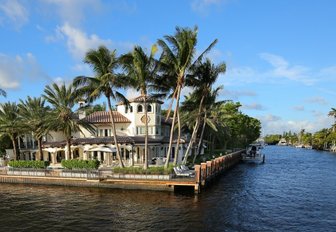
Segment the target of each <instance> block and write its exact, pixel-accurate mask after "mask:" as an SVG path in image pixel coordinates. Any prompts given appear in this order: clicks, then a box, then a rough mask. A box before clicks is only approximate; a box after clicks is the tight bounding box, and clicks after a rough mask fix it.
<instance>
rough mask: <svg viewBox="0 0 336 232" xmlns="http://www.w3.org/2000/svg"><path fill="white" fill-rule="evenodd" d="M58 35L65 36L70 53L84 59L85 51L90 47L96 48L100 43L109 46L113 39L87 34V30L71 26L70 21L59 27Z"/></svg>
mask: <svg viewBox="0 0 336 232" xmlns="http://www.w3.org/2000/svg"><path fill="white" fill-rule="evenodd" d="M57 35H58V36H60V35H61V36H64V38H65V39H66V43H67V47H68V49H69V51H70V53H71V54H72V55H73V56H74V57H75V58H78V59H83V57H84V56H85V53H86V52H87V51H89V50H90V49H95V48H97V47H98V46H99V45H106V46H108V45H110V44H111V43H112V41H111V40H104V39H101V38H99V36H97V35H95V34H92V35H87V34H86V33H85V32H83V31H81V30H79V29H78V28H75V27H72V26H70V25H69V24H68V23H66V24H64V25H63V26H62V27H58V28H57Z"/></svg>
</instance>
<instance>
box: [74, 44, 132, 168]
mask: <svg viewBox="0 0 336 232" xmlns="http://www.w3.org/2000/svg"><path fill="white" fill-rule="evenodd" d="M84 62H85V63H87V64H89V65H90V66H91V67H92V68H93V71H94V73H95V76H94V77H87V76H78V77H76V78H75V79H74V81H73V85H74V86H75V87H80V88H79V89H78V90H77V95H78V96H86V97H87V98H88V100H89V101H94V100H96V99H98V98H99V97H101V96H102V95H103V96H105V97H106V99H107V106H108V109H109V115H110V120H111V127H112V131H113V142H114V145H115V146H116V152H117V158H118V160H119V165H120V167H124V163H123V161H122V159H121V155H120V149H119V145H118V136H117V133H116V126H115V121H114V115H113V110H112V104H111V100H121V101H122V102H126V103H127V99H126V98H125V97H124V96H123V95H122V94H121V93H120V92H118V91H117V89H119V88H122V87H125V86H126V85H128V82H127V80H126V79H125V78H121V77H120V76H119V75H117V74H115V73H114V71H115V69H117V68H118V66H119V59H118V58H117V55H116V51H115V50H113V51H112V52H110V51H109V49H108V48H106V47H105V46H100V47H99V48H98V49H97V50H90V51H89V52H87V53H86V56H85V59H84Z"/></svg>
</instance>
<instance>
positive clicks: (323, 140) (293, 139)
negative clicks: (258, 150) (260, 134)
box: [264, 108, 336, 150]
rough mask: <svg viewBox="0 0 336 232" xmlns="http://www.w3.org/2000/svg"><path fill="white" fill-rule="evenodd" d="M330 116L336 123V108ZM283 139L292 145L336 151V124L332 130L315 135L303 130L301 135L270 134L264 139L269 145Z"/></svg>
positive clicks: (290, 133)
mask: <svg viewBox="0 0 336 232" xmlns="http://www.w3.org/2000/svg"><path fill="white" fill-rule="evenodd" d="M328 116H330V117H333V118H334V119H335V122H336V108H331V110H330V111H329V113H328ZM281 138H284V139H286V141H287V142H288V143H290V144H292V145H306V146H312V148H313V149H316V150H335V148H336V142H335V141H336V123H334V124H333V125H332V126H331V127H330V128H323V129H321V130H319V131H317V132H315V133H310V132H306V131H305V129H302V130H301V131H300V132H299V133H295V132H291V131H288V132H284V133H283V134H282V135H281V134H270V135H266V136H265V137H264V140H265V142H266V143H267V144H272V145H274V144H277V143H278V142H279V141H280V139H281Z"/></svg>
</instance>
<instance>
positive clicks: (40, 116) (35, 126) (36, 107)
mask: <svg viewBox="0 0 336 232" xmlns="http://www.w3.org/2000/svg"><path fill="white" fill-rule="evenodd" d="M18 107H19V114H20V115H21V117H22V120H23V125H24V127H25V128H26V129H28V130H29V131H30V132H33V136H34V138H35V139H36V140H37V143H38V150H39V155H40V158H39V159H40V160H41V159H43V151H42V137H43V136H44V135H46V134H47V131H48V127H47V121H46V120H47V116H48V114H49V113H50V107H47V106H45V100H44V99H42V98H41V97H38V98H36V97H34V98H31V97H28V98H27V100H25V101H23V100H20V104H19V105H18Z"/></svg>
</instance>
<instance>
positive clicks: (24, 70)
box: [0, 53, 48, 89]
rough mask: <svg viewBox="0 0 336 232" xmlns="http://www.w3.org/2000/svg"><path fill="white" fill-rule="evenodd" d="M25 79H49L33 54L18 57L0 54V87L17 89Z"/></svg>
mask: <svg viewBox="0 0 336 232" xmlns="http://www.w3.org/2000/svg"><path fill="white" fill-rule="evenodd" d="M25 79H28V80H32V81H36V80H41V79H48V76H47V74H46V73H45V72H44V71H43V70H42V68H41V67H40V65H39V64H38V63H37V61H36V59H35V57H34V56H33V54H31V53H27V54H25V55H17V56H16V57H11V56H7V55H5V54H0V87H1V88H4V89H16V88H19V87H20V83H21V81H23V80H25Z"/></svg>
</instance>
